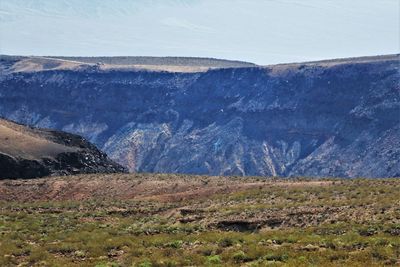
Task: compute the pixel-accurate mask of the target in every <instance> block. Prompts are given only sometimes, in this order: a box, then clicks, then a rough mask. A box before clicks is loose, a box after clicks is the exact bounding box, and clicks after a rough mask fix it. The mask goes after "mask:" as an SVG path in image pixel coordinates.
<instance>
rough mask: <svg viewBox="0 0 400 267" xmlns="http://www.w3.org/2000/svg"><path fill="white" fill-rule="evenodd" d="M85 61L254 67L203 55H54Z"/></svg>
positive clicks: (115, 63)
mask: <svg viewBox="0 0 400 267" xmlns="http://www.w3.org/2000/svg"><path fill="white" fill-rule="evenodd" d="M47 58H56V59H63V60H71V61H79V62H83V63H103V64H111V65H157V66H159V65H168V66H192V67H210V68H233V67H254V66H256V65H255V64H253V63H249V62H243V61H236V60H225V59H216V58H201V57H134V56H131V57H53V56H49V57H47Z"/></svg>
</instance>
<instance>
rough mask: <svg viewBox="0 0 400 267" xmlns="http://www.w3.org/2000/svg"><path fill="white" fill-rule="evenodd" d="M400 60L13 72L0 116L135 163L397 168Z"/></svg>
mask: <svg viewBox="0 0 400 267" xmlns="http://www.w3.org/2000/svg"><path fill="white" fill-rule="evenodd" d="M399 62H400V61H399V56H398V55H394V56H384V57H375V58H361V59H349V60H344V61H326V62H318V63H307V64H288V65H277V66H270V67H244V68H227V69H216V70H208V71H206V72H197V73H196V72H195V73H171V72H157V71H139V70H137V71H132V70H130V71H124V70H112V69H111V70H99V69H94V68H87V69H85V68H82V69H77V70H48V71H36V72H18V73H16V72H13V73H8V74H3V75H2V76H1V78H0V115H2V116H5V117H7V118H10V119H13V120H16V121H18V122H22V123H25V124H29V125H35V126H39V127H46V128H53V129H59V130H63V131H67V132H71V133H77V134H80V135H82V136H84V137H86V138H88V139H89V140H90V141H91V142H93V143H95V144H96V145H97V146H98V147H100V148H101V149H103V150H104V151H105V152H106V153H107V154H109V155H110V157H111V158H112V159H114V160H116V161H117V162H119V163H120V164H122V165H124V166H127V167H128V168H129V170H130V171H139V172H176V173H195V174H226V175H228V174H229V175H276V176H297V175H302V176H303V175H304V176H341V177H356V176H367V177H393V176H400V146H399V143H400V85H399V81H400V74H399ZM4 64H5V63H4V62H3V65H4Z"/></svg>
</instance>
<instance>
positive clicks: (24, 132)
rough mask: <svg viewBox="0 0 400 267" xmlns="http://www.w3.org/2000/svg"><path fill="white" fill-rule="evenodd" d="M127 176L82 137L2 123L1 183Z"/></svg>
mask: <svg viewBox="0 0 400 267" xmlns="http://www.w3.org/2000/svg"><path fill="white" fill-rule="evenodd" d="M114 172H126V169H125V168H123V167H122V166H120V165H119V164H117V163H115V162H113V161H112V160H110V159H109V158H108V157H107V155H106V154H104V153H103V152H101V151H99V150H98V149H97V148H96V147H95V146H94V145H92V144H91V143H89V142H87V141H86V140H85V139H83V138H82V137H80V136H77V135H74V134H69V133H64V132H60V131H51V130H41V129H37V128H30V127H26V126H23V125H19V124H16V123H13V122H11V121H7V120H3V119H0V179H7V178H23V179H28V178H35V177H43V176H49V175H68V174H79V173H114Z"/></svg>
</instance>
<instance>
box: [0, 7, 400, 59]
mask: <svg viewBox="0 0 400 267" xmlns="http://www.w3.org/2000/svg"><path fill="white" fill-rule="evenodd" d="M394 53H400V0H0V54H11V55H37V56H56V55H57V56H191V57H213V58H224V59H235V60H243V61H249V62H254V63H257V64H262V65H267V64H275V63H287V62H301V61H312V60H321V59H331V58H345V57H357V56H367V55H382V54H394Z"/></svg>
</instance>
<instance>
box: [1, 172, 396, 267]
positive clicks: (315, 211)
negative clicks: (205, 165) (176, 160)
mask: <svg viewBox="0 0 400 267" xmlns="http://www.w3.org/2000/svg"><path fill="white" fill-rule="evenodd" d="M112 177H114V178H115V177H118V175H114V176H112ZM128 177H129V175H128V176H127V178H121V179H118V178H115V179H116V180H118V181H120V182H121V183H122V184H126V181H127V179H128ZM152 177H153V178H152ZM48 179H53V178H48ZM57 179H58V180H60V179H66V180H67V179H72V180H73V179H78V180H79V181H81V183H82V181H84V180H85V176H78V177H77V178H73V177H66V178H57ZM57 179H56V180H57ZM90 179H91V180H93V176H90ZM99 179H100V178H99ZM131 179H132V180H135V181H136V182H138V181H139V180H140V179H142V182H141V183H138V184H137V185H136V184H134V186H132V188H134V187H135V186H136V187H138V186H143V184H146V183H150V182H153V183H154V181H156V180H162V179H166V180H168V175H166V176H160V175H158V176H157V175H155V176H151V175H142V176H141V175H132V176H131ZM173 179H174V183H175V182H176V184H178V186H176V190H177V191H180V189H179V188H182V187H181V186H182V183H181V182H182V181H186V183H188V184H190V183H191V180H190V179H189V178H188V177H187V176H173ZM192 179H193V180H196V182H194V181H193V183H194V184H195V185H197V181H198V180H199V177H193V178H192ZM235 179H236V180H235V184H236V185H239V184H241V186H237V190H233V189H231V188H228V189H227V190H226V191H225V192H224V191H221V190H216V191H213V192H214V193H213V194H211V195H210V194H208V193H207V194H202V192H203V193H204V192H208V191H205V189H207V188H208V187H216V186H217V187H218V186H220V187H221V188H226V186H227V183H228V181H227V179H226V178H217V177H203V178H202V186H199V188H197V187H195V188H192V187H190V186H189V188H190V190H189V191H190V192H188V195H187V196H186V197H178V198H170V197H165V194H164V193H163V191H164V189H165V188H164V189H163V187H162V186H160V190H159V191H154V192H153V196H152V197H149V196H148V195H143V194H140V192H139V191H135V192H137V196H136V197H135V196H130V197H129V198H125V195H117V194H116V196H118V197H114V198H113V197H112V195H107V194H105V195H104V196H103V198H101V197H100V196H99V195H97V192H95V193H94V194H95V195H93V196H92V197H90V196H87V197H85V198H84V199H81V200H77V199H76V198H74V199H70V200H69V199H65V198H64V199H61V200H56V201H54V200H41V199H36V201H27V200H26V199H24V201H21V200H20V199H19V198H17V197H16V201H9V200H8V201H5V200H3V201H2V202H0V237H1V238H0V266H15V265H19V266H98V267H100V266H140V267H145V266H146V267H147V266H383V265H393V266H395V265H398V264H400V179H384V180H380V179H377V180H368V179H354V180H331V181H320V183H315V182H312V181H308V180H302V179H300V180H296V181H285V182H280V183H277V184H274V181H271V180H262V179H258V178H246V179H245V178H243V179H239V178H235ZM40 181H41V184H42V185H41V186H46V184H45V183H43V181H44V180H43V179H41V180H40ZM13 182H14V181H4V182H2V183H3V184H0V193H2V192H3V193H4V192H6V191H7V190H8V191H7V192H11V191H12V186H11V184H12V183H13ZM5 183H7V187H6V186H5V185H4V184H5ZM15 183H16V184H17V183H18V182H15ZM19 183H21V182H19ZM30 183H31V184H32V185H35V186H37V185H38V184H34V183H32V182H30ZM92 183H95V182H92ZM217 184H219V185H217ZM255 184H256V185H257V186H246V185H255ZM130 186H131V185H130ZM16 187H17V186H16ZM168 187H173V185H171V184H168ZM196 188H197V189H196ZM132 190H134V189H132ZM136 190H137V189H136ZM196 190H197V191H196ZM105 192H109V191H107V190H106V188H105ZM196 192H197V194H196ZM167 193H168V196H170V195H171V192H167ZM182 193H183V192H177V194H180V195H181V196H183V195H182Z"/></svg>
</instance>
